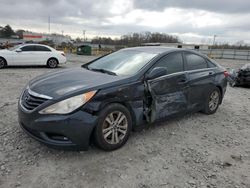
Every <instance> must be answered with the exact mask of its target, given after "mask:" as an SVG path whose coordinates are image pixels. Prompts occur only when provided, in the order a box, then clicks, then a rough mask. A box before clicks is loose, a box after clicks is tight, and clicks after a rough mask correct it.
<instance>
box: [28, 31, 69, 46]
mask: <svg viewBox="0 0 250 188" xmlns="http://www.w3.org/2000/svg"><path fill="white" fill-rule="evenodd" d="M23 40H24V41H25V42H44V41H51V42H53V43H54V44H55V45H60V44H62V43H71V42H72V39H71V37H70V36H67V35H60V34H45V33H34V32H24V33H23Z"/></svg>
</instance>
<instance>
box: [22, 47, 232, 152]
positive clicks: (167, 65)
mask: <svg viewBox="0 0 250 188" xmlns="http://www.w3.org/2000/svg"><path fill="white" fill-rule="evenodd" d="M227 75H228V73H227V72H226V71H225V69H224V68H222V67H220V66H219V65H218V64H216V63H215V62H214V61H212V60H210V59H209V58H208V57H206V56H203V55H201V54H200V53H197V52H194V51H190V50H185V49H176V48H166V47H135V48H126V49H122V50H119V51H117V52H114V53H111V54H109V55H106V56H104V57H100V58H98V59H96V60H94V61H92V62H89V63H87V64H84V65H83V66H82V67H81V68H73V69H66V70H63V71H58V72H54V73H49V74H45V75H42V76H40V77H37V78H35V79H33V80H31V81H30V82H29V83H28V84H27V86H26V87H25V88H24V90H23V91H22V93H21V96H20V99H19V103H18V104H19V105H18V116H19V123H20V126H21V127H22V129H23V130H24V131H25V132H26V133H27V134H29V135H30V136H31V137H33V138H34V139H36V140H38V141H40V142H42V143H44V144H47V145H49V146H52V147H55V148H69V149H78V150H86V149H88V146H89V145H90V143H95V145H96V146H98V147H99V148H101V149H103V150H107V151H111V150H115V149H118V148H120V147H121V146H123V145H124V144H125V143H126V142H127V140H128V138H129V135H130V133H131V130H134V129H136V128H138V127H140V126H142V125H145V124H151V123H153V122H157V121H160V120H163V119H166V118H170V117H173V116H176V115H179V114H184V113H189V112H198V111H202V112H204V113H206V114H213V113H215V112H216V110H217V109H218V107H219V105H220V104H221V103H222V99H223V96H224V94H225V91H226V86H227V78H226V77H227Z"/></svg>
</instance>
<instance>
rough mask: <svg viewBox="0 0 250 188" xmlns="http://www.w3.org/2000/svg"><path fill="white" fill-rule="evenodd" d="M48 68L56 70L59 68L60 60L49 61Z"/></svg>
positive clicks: (52, 59)
mask: <svg viewBox="0 0 250 188" xmlns="http://www.w3.org/2000/svg"><path fill="white" fill-rule="evenodd" d="M47 66H48V67H49V68H56V67H57V66H58V60H57V59H55V58H51V59H49V60H48V62H47Z"/></svg>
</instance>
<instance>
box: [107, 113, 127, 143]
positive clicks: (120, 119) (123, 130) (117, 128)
mask: <svg viewBox="0 0 250 188" xmlns="http://www.w3.org/2000/svg"><path fill="white" fill-rule="evenodd" d="M127 131H128V120H127V117H126V116H125V114H124V113H122V112H120V111H114V112H111V113H110V114H108V115H107V116H106V118H105V120H104V122H103V126H102V134H103V138H104V140H105V141H106V142H107V143H109V144H118V143H120V142H122V141H123V139H124V138H125V136H126V134H127Z"/></svg>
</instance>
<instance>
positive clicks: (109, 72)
mask: <svg viewBox="0 0 250 188" xmlns="http://www.w3.org/2000/svg"><path fill="white" fill-rule="evenodd" d="M88 69H89V70H92V71H96V72H102V73H107V74H110V75H115V76H117V74H116V73H114V72H112V71H109V70H106V69H95V68H89V67H88Z"/></svg>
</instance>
